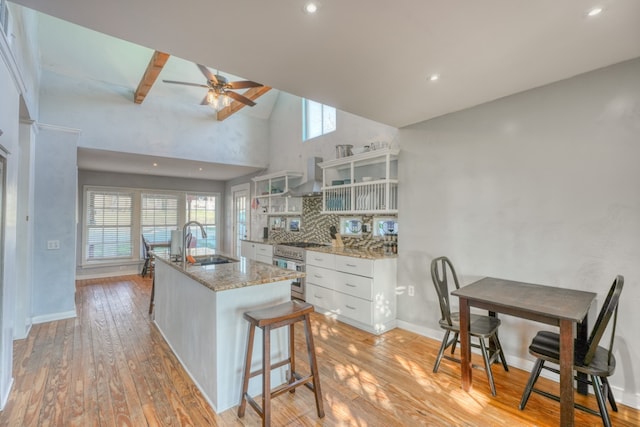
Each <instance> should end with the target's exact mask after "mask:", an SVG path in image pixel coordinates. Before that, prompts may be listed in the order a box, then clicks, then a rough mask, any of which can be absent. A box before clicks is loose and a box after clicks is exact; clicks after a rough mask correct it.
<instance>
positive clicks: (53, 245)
mask: <svg viewBox="0 0 640 427" xmlns="http://www.w3.org/2000/svg"><path fill="white" fill-rule="evenodd" d="M47 249H60V240H47Z"/></svg>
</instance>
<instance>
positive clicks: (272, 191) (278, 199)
mask: <svg viewBox="0 0 640 427" xmlns="http://www.w3.org/2000/svg"><path fill="white" fill-rule="evenodd" d="M252 180H253V182H254V187H255V197H256V200H257V202H258V204H259V206H258V209H257V210H258V213H261V214H264V215H270V214H279V215H300V214H301V213H302V198H300V197H289V196H287V191H288V190H289V189H290V188H292V187H295V186H297V185H299V184H300V181H301V180H302V173H300V172H293V171H282V172H275V173H272V174H268V175H262V176H256V177H254V178H252Z"/></svg>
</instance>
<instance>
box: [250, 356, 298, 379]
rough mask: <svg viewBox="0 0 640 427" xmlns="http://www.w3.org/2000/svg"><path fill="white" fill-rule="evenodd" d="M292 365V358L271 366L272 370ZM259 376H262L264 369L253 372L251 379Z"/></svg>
mask: <svg viewBox="0 0 640 427" xmlns="http://www.w3.org/2000/svg"><path fill="white" fill-rule="evenodd" d="M290 363H291V358H288V359H285V360H283V361H281V362H278V363H274V364H272V365H271V370H274V369H276V368H279V367H281V366H285V365H289V364H290ZM258 375H262V369H258V370H257V371H253V372H251V373H250V374H249V378H253V377H257V376H258Z"/></svg>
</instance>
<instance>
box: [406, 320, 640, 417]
mask: <svg viewBox="0 0 640 427" xmlns="http://www.w3.org/2000/svg"><path fill="white" fill-rule="evenodd" d="M397 326H398V328H400V329H405V330H407V331H409V332H413V333H415V334H418V335H422V336H424V337H427V338H431V339H433V340H436V341H438V342H441V341H442V337H443V334H444V331H443V330H442V329H431V328H427V327H424V326H421V325H415V324H413V323H409V322H405V321H402V320H398V322H397ZM472 351H474V352H476V351H478V352H479V350H477V349H472ZM505 357H506V359H507V363H508V364H509V366H513V367H514V368H518V369H522V370H523V371H527V372H531V370H532V369H533V363H534V362H533V361H531V360H528V359H522V358H520V357H517V356H514V355H512V354H505ZM540 375H541V376H543V377H544V378H548V379H550V380H552V381H556V382H558V381H559V380H558V376H557V375H555V374H553V373H551V372H548V371H547V370H543V371H542V373H541V374H540ZM611 390H612V391H613V396H614V397H615V399H616V402H617V403H620V404H622V405H625V406H628V407H630V408H634V409H640V393H636V394H634V393H627V392H625V391H624V389H622V388H620V387H617V386H615V385H613V384H611ZM589 392H590V393H592V394H593V390H590V391H589Z"/></svg>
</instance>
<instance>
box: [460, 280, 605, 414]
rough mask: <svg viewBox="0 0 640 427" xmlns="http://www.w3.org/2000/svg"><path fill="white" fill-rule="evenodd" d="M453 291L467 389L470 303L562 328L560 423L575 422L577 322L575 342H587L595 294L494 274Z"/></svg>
mask: <svg viewBox="0 0 640 427" xmlns="http://www.w3.org/2000/svg"><path fill="white" fill-rule="evenodd" d="M451 294H452V295H455V296H457V297H458V298H459V300H460V307H459V309H460V351H461V353H462V354H461V360H462V367H461V370H462V388H463V389H464V390H465V391H469V390H471V386H472V382H473V378H472V365H471V345H470V341H469V318H470V309H471V307H477V308H481V309H485V310H488V311H489V312H491V313H504V314H508V315H511V316H516V317H521V318H524V319H529V320H534V321H537V322H541V323H545V324H548V325H554V326H558V327H559V328H560V425H561V426H573V425H574V416H573V415H574V414H573V410H574V406H573V405H574V396H573V355H574V333H573V331H574V325H577V326H576V331H577V337H576V338H577V340H576V341H577V344H576V345H579V346H581V345H586V342H587V314H588V313H589V307H590V306H591V303H592V302H593V300H594V299H595V297H596V294H595V293H593V292H585V291H579V290H575V289H567V288H559V287H555V286H545V285H536V284H532V283H523V282H517V281H514V280H506V279H498V278H495V277H485V278H483V279H480V280H478V281H476V282H473V283H471V284H470V285H467V286H464V287H462V288H460V289H458V290H455V291H453V292H452V293H451Z"/></svg>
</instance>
